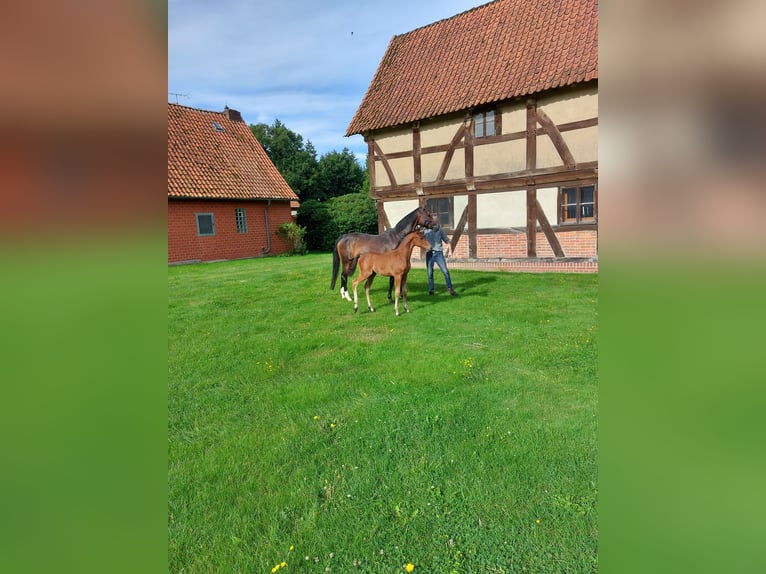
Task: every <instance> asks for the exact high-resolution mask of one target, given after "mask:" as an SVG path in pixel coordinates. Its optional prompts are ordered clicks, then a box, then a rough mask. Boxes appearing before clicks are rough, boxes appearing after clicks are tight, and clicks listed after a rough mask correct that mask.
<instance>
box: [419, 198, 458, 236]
mask: <svg viewBox="0 0 766 574" xmlns="http://www.w3.org/2000/svg"><path fill="white" fill-rule="evenodd" d="M426 209H427V210H428V211H429V212H430V213H431V215H438V216H439V223H440V225H441V226H442V227H444V228H446V229H452V228H453V227H454V226H455V216H454V211H455V207H454V201H453V198H451V197H439V198H435V199H426Z"/></svg>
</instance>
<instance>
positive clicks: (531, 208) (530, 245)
mask: <svg viewBox="0 0 766 574" xmlns="http://www.w3.org/2000/svg"><path fill="white" fill-rule="evenodd" d="M536 112H537V100H536V99H535V98H528V99H527V161H526V168H527V171H534V170H535V168H536V167H537V113H536ZM537 205H538V204H537V188H536V187H531V186H530V187H527V257H537V229H536V228H537Z"/></svg>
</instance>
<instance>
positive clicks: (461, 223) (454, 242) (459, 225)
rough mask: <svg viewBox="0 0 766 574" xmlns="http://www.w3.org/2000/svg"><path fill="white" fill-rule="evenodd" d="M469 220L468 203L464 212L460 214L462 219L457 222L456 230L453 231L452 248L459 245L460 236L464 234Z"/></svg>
mask: <svg viewBox="0 0 766 574" xmlns="http://www.w3.org/2000/svg"><path fill="white" fill-rule="evenodd" d="M467 221H468V206H467V205H466V206H465V208H464V209H463V213H462V214H461V215H460V221H458V222H457V225H456V226H455V231H454V232H453V233H452V239H450V244H451V245H452V249H455V248H456V247H457V244H458V242H459V241H460V237H461V236H462V235H463V230H464V229H465V224H466V222H467Z"/></svg>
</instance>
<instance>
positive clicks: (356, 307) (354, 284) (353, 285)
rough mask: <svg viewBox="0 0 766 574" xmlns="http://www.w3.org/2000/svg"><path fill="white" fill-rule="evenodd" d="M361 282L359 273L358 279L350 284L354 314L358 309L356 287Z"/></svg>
mask: <svg viewBox="0 0 766 574" xmlns="http://www.w3.org/2000/svg"><path fill="white" fill-rule="evenodd" d="M361 280H362V274H361V273H359V277H357V278H356V279H354V280H353V281H352V282H351V286H352V287H353V288H354V313H356V311H357V310H358V309H359V297H358V296H357V294H356V286H357V285H359V282H360V281H361ZM368 299H369V297H368Z"/></svg>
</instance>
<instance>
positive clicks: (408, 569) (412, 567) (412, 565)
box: [404, 562, 415, 572]
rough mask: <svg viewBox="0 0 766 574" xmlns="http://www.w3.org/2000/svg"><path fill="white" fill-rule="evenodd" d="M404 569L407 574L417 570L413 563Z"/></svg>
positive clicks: (409, 563)
mask: <svg viewBox="0 0 766 574" xmlns="http://www.w3.org/2000/svg"><path fill="white" fill-rule="evenodd" d="M404 569H405V570H406V571H407V572H412V571H413V570H414V569H415V565H414V564H413V563H411V562H408V563H407V566H405V567H404Z"/></svg>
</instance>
